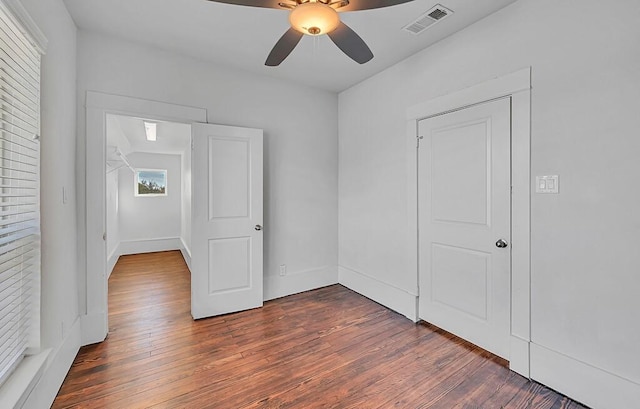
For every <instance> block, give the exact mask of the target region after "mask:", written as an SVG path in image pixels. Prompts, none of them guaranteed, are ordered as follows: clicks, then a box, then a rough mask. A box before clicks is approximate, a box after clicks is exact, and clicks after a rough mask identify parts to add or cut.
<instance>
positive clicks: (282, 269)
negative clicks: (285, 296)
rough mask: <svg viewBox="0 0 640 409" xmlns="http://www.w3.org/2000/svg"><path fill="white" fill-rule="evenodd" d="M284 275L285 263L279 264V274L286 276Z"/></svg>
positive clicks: (285, 270) (285, 271) (285, 272)
mask: <svg viewBox="0 0 640 409" xmlns="http://www.w3.org/2000/svg"><path fill="white" fill-rule="evenodd" d="M286 275H287V265H286V264H280V276H286Z"/></svg>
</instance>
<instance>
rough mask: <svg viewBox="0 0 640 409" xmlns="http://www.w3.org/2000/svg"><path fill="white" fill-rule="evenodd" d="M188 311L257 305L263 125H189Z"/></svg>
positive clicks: (198, 314) (204, 313)
mask: <svg viewBox="0 0 640 409" xmlns="http://www.w3.org/2000/svg"><path fill="white" fill-rule="evenodd" d="M192 139H193V152H192V190H191V191H192V195H193V197H192V232H191V315H192V316H193V318H194V319H198V318H204V317H210V316H214V315H220V314H226V313H230V312H235V311H242V310H247V309H251V308H256V307H260V306H262V301H263V295H262V291H263V284H262V217H263V215H262V130H260V129H249V128H237V127H231V126H222V125H212V124H194V125H193V127H192Z"/></svg>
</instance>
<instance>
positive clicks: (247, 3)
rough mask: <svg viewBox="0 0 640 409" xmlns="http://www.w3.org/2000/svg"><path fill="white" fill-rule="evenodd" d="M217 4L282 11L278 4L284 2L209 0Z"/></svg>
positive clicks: (279, 0)
mask: <svg viewBox="0 0 640 409" xmlns="http://www.w3.org/2000/svg"><path fill="white" fill-rule="evenodd" d="M209 1H213V2H216V3H227V4H235V5H236V6H250V7H265V8H268V9H281V8H282V7H280V6H279V5H278V3H280V2H282V0H209Z"/></svg>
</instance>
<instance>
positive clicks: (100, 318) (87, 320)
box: [80, 312, 107, 346]
mask: <svg viewBox="0 0 640 409" xmlns="http://www.w3.org/2000/svg"><path fill="white" fill-rule="evenodd" d="M106 320H107V316H106V313H104V312H99V313H93V314H88V315H82V316H81V317H80V330H81V337H80V344H81V345H82V346H85V345H91V344H96V343H98V342H102V341H104V340H105V338H106V337H107V333H106V331H107V330H106V328H107V324H106V322H107V321H106Z"/></svg>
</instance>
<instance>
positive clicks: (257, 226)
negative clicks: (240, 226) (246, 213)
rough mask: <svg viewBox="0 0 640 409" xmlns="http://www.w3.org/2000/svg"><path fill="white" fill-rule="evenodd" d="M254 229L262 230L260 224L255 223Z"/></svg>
mask: <svg viewBox="0 0 640 409" xmlns="http://www.w3.org/2000/svg"><path fill="white" fill-rule="evenodd" d="M254 229H256V230H258V231H260V230H262V226H260V225H259V224H256V227H254Z"/></svg>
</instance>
